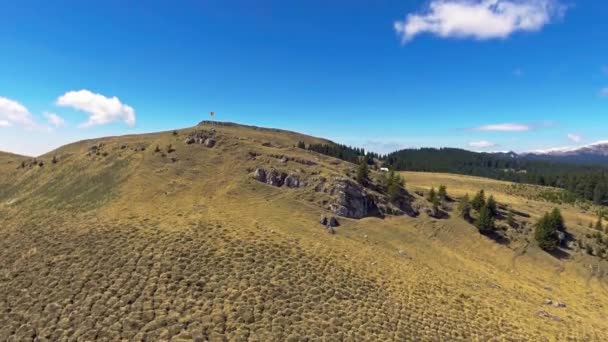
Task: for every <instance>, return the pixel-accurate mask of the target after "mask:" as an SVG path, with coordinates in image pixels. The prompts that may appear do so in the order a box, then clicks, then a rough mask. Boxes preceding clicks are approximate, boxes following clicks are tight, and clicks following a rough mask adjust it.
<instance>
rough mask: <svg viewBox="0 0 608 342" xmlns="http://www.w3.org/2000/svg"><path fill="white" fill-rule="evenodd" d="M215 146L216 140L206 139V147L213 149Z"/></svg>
mask: <svg viewBox="0 0 608 342" xmlns="http://www.w3.org/2000/svg"><path fill="white" fill-rule="evenodd" d="M215 144H216V141H215V139H211V138H207V139H205V146H206V147H209V148H212V147H213V146H215Z"/></svg>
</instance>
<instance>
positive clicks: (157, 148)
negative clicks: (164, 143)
mask: <svg viewBox="0 0 608 342" xmlns="http://www.w3.org/2000/svg"><path fill="white" fill-rule="evenodd" d="M158 152H160V146H158V145H156V148H155V149H154V153H158Z"/></svg>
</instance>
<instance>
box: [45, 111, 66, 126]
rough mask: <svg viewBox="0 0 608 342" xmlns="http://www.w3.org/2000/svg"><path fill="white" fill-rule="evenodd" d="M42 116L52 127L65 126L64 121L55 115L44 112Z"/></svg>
mask: <svg viewBox="0 0 608 342" xmlns="http://www.w3.org/2000/svg"><path fill="white" fill-rule="evenodd" d="M43 115H44V117H45V118H46V120H47V121H48V122H49V124H51V125H52V126H55V127H61V126H63V125H65V120H63V118H62V117H60V116H59V115H57V114H55V113H49V112H44V114H43Z"/></svg>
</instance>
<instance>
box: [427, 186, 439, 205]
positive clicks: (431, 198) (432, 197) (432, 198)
mask: <svg viewBox="0 0 608 342" xmlns="http://www.w3.org/2000/svg"><path fill="white" fill-rule="evenodd" d="M436 197H437V193H436V192H435V188H431V190H430V191H429V194H428V196H427V198H426V199H427V200H428V201H429V202H431V203H433V202H435V198H436Z"/></svg>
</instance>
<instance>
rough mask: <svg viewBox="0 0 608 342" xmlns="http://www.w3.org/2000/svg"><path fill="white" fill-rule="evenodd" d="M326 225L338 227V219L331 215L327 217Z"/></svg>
mask: <svg viewBox="0 0 608 342" xmlns="http://www.w3.org/2000/svg"><path fill="white" fill-rule="evenodd" d="M327 225H328V226H330V227H338V226H340V222H338V219H337V218H336V217H335V216H332V217H330V218H329V222H328V223H327Z"/></svg>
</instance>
